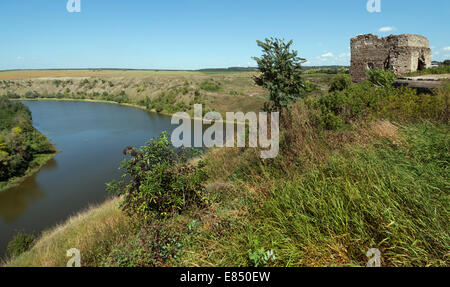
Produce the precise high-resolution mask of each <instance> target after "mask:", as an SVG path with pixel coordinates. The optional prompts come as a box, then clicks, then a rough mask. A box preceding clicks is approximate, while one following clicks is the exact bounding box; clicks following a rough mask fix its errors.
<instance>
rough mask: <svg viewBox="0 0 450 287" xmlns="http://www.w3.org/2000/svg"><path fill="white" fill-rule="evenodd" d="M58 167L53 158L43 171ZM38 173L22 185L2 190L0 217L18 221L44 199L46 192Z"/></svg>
mask: <svg viewBox="0 0 450 287" xmlns="http://www.w3.org/2000/svg"><path fill="white" fill-rule="evenodd" d="M55 168H57V163H56V160H54V159H51V160H50V161H49V162H48V163H47V164H46V165H45V166H44V167H42V169H41V171H49V170H52V169H55ZM36 176H37V174H34V175H32V176H30V177H28V178H26V179H25V180H24V181H23V182H21V183H20V185H18V186H16V187H13V188H11V189H9V190H7V191H5V192H0V218H2V219H3V220H4V221H5V222H6V223H13V222H15V221H17V220H18V219H19V218H20V216H21V215H22V214H24V213H25V212H26V211H27V208H29V207H30V206H31V205H33V204H34V203H36V202H37V201H39V200H40V199H43V198H44V197H45V192H44V190H43V189H42V188H40V186H39V183H38V182H37V180H36Z"/></svg>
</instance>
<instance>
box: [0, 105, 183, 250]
mask: <svg viewBox="0 0 450 287" xmlns="http://www.w3.org/2000/svg"><path fill="white" fill-rule="evenodd" d="M24 104H25V105H27V106H28V107H29V108H30V110H31V112H32V116H33V123H34V126H35V127H36V128H37V129H38V130H39V131H41V132H42V133H43V134H45V135H46V136H47V137H48V138H49V139H50V140H51V142H52V143H53V144H55V146H56V148H57V149H58V150H60V151H61V152H60V153H58V154H57V155H56V156H55V157H54V159H53V160H51V161H50V162H49V163H48V164H47V165H46V166H44V167H43V168H42V169H41V171H40V172H39V173H37V174H36V175H34V176H32V177H29V178H27V179H26V180H25V181H24V182H23V183H21V184H20V185H19V186H17V187H15V188H12V189H10V190H8V191H5V192H2V193H0V257H1V256H3V255H4V254H5V251H6V246H7V244H8V242H9V241H10V240H11V239H12V237H13V236H14V234H15V233H17V232H18V231H25V232H34V233H35V234H39V232H41V231H42V230H44V229H47V228H50V227H52V226H54V225H56V224H57V223H61V222H64V220H66V219H67V218H68V217H69V216H71V215H73V214H75V213H77V212H78V211H80V210H83V209H85V208H87V207H88V206H89V205H90V204H96V203H101V202H103V201H104V200H105V199H106V198H107V196H108V194H107V193H106V191H105V183H106V182H109V181H111V180H113V179H115V178H118V177H120V174H121V172H120V171H119V170H118V167H119V164H120V162H121V161H122V160H123V159H124V156H123V154H122V151H123V149H124V148H125V147H127V146H141V145H143V144H145V142H147V141H148V140H149V139H151V138H153V137H156V136H158V135H159V134H160V133H161V132H162V131H168V132H171V131H172V130H173V129H174V128H175V126H171V124H170V117H164V116H160V115H156V114H150V113H148V112H146V111H143V110H139V109H136V108H131V107H124V106H118V105H113V104H106V103H89V102H56V101H55V102H51V101H39V102H27V101H25V102H24Z"/></svg>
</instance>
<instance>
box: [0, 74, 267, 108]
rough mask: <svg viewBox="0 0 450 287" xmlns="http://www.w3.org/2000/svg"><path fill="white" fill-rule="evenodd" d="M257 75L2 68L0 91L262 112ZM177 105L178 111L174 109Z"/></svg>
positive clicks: (10, 93)
mask: <svg viewBox="0 0 450 287" xmlns="http://www.w3.org/2000/svg"><path fill="white" fill-rule="evenodd" d="M254 75H255V73H249V72H243V73H203V72H188V71H180V72H177V71H161V72H157V71H134V70H133V71H126V70H39V71H37V70H33V71H4V72H0V95H16V97H20V98H23V97H25V98H31V99H34V98H38V97H39V98H72V99H101V100H112V101H116V102H126V103H131V104H139V105H142V106H149V103H150V102H152V101H153V102H152V104H153V105H154V106H155V107H149V109H150V110H151V109H155V110H157V111H158V112H162V111H164V112H168V113H173V112H174V111H189V110H190V109H191V108H192V107H193V104H194V102H195V103H202V104H204V105H205V109H206V110H216V111H219V112H227V111H244V112H246V111H254V110H260V109H261V108H262V106H263V103H264V102H265V101H266V95H265V92H264V91H263V90H262V89H261V88H259V87H257V86H256V85H255V84H254V83H253V80H252V77H253V76H254ZM10 97H11V96H10ZM114 97H116V98H117V97H120V98H121V99H120V100H115V98H114ZM124 98H125V99H124ZM177 104H178V106H177ZM175 106H177V109H176V110H173V109H170V108H169V107H175Z"/></svg>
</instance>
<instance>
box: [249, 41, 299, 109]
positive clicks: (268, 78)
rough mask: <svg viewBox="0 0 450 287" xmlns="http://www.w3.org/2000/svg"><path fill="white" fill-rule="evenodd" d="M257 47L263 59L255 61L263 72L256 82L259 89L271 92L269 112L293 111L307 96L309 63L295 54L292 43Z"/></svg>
mask: <svg viewBox="0 0 450 287" xmlns="http://www.w3.org/2000/svg"><path fill="white" fill-rule="evenodd" d="M257 43H258V46H259V47H261V48H262V51H263V55H262V56H261V58H257V57H254V58H253V59H254V60H255V61H256V62H257V64H258V68H259V71H260V72H261V75H260V76H258V77H255V78H254V80H255V83H256V84H257V85H258V86H261V87H264V88H266V89H268V90H269V93H270V101H271V105H270V106H269V105H266V110H268V111H271V110H277V111H281V110H282V109H283V108H289V105H291V104H292V103H294V102H295V101H296V100H297V99H298V98H302V97H304V96H305V94H306V91H305V83H304V81H303V79H302V72H303V71H302V66H301V65H302V64H303V63H305V62H306V60H305V59H303V58H300V57H298V52H297V51H291V45H292V43H293V42H292V40H291V41H289V42H288V43H285V42H284V40H280V39H276V38H270V39H267V38H266V39H265V42H262V41H257Z"/></svg>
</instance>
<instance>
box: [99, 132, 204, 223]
mask: <svg viewBox="0 0 450 287" xmlns="http://www.w3.org/2000/svg"><path fill="white" fill-rule="evenodd" d="M123 153H124V154H125V155H129V156H131V158H129V159H128V160H124V161H123V162H122V164H121V168H123V169H125V173H124V175H123V177H124V178H126V179H127V180H126V181H120V182H115V181H113V182H111V183H109V184H108V185H107V190H108V191H109V192H112V193H115V194H118V195H122V196H123V202H122V204H121V208H122V210H123V211H124V212H125V213H126V214H127V215H129V216H130V217H132V218H134V219H137V220H138V221H142V222H147V220H148V219H150V218H151V215H152V214H155V213H156V215H162V216H165V215H168V214H170V213H173V212H181V211H183V210H185V209H186V208H188V207H190V206H191V205H202V204H203V199H204V198H203V196H204V191H205V187H204V182H205V180H206V179H207V174H206V172H205V171H204V169H203V162H201V161H200V163H198V164H197V165H193V164H190V163H189V162H188V161H189V160H190V159H192V158H193V157H196V156H199V155H200V154H201V152H200V151H198V150H195V149H192V148H181V149H176V148H175V147H173V146H172V144H171V142H170V140H169V136H168V134H167V133H166V132H164V133H162V134H161V135H160V136H159V137H157V138H154V139H152V140H150V141H149V142H148V143H147V145H145V146H143V147H141V148H138V149H136V148H132V147H127V148H126V149H125V150H124V151H123Z"/></svg>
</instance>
